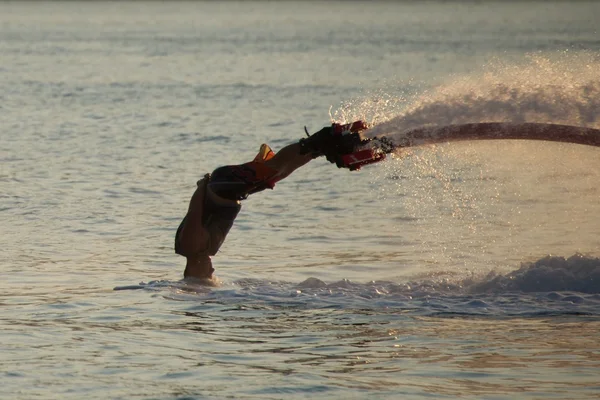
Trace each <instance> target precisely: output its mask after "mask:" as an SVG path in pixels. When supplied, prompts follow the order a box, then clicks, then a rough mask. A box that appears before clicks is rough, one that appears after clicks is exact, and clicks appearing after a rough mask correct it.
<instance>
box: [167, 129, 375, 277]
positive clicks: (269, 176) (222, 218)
mask: <svg viewBox="0 0 600 400" xmlns="http://www.w3.org/2000/svg"><path fill="white" fill-rule="evenodd" d="M355 124H356V123H354V124H349V125H346V126H345V127H355ZM334 128H342V126H341V125H338V124H333V125H332V126H330V127H325V128H323V129H321V130H320V131H319V132H317V133H315V134H314V135H312V136H310V137H308V138H304V139H301V140H300V141H299V142H297V143H294V144H291V145H288V146H286V147H284V148H283V149H281V150H280V151H279V152H278V153H277V154H275V153H274V152H273V151H272V150H271V149H270V148H269V146H267V145H265V144H263V145H262V146H261V148H260V151H259V153H258V155H257V156H256V157H255V158H254V160H253V161H251V162H248V163H246V164H241V165H228V166H224V167H220V168H217V169H216V170H214V171H213V173H212V174H206V175H205V176H204V177H203V178H202V179H201V180H199V181H198V183H197V185H198V188H197V189H196V191H195V192H194V194H193V195H192V199H191V200H190V204H189V208H188V212H187V214H186V216H185V217H184V218H183V221H181V224H180V225H179V228H178V229H177V233H176V234H175V253H177V254H179V255H182V256H184V257H185V258H186V259H187V262H186V266H185V271H184V277H186V278H197V279H211V278H212V274H213V272H214V268H213V267H212V262H211V258H210V257H211V256H214V255H215V254H216V253H217V251H219V248H220V247H221V245H222V244H223V242H224V241H225V237H226V236H227V234H228V233H229V230H230V229H231V227H232V225H233V221H234V220H235V218H236V217H237V215H238V213H239V212H240V209H241V203H240V201H241V200H243V199H245V198H247V197H248V195H250V194H253V193H256V192H260V191H262V190H264V189H267V188H270V189H272V188H273V187H274V186H275V183H276V182H278V181H280V180H282V179H284V178H286V177H287V176H289V175H290V174H291V173H292V172H294V171H295V170H296V169H298V168H300V167H301V166H303V165H305V164H306V163H308V162H309V161H310V160H312V159H314V158H316V157H319V156H322V155H325V156H327V159H328V160H329V161H331V162H334V160H335V158H336V156H337V155H338V154H339V152H340V147H341V143H340V137H341V136H335V135H334ZM360 128H362V129H364V125H363V124H362V123H360ZM349 129H352V128H349Z"/></svg>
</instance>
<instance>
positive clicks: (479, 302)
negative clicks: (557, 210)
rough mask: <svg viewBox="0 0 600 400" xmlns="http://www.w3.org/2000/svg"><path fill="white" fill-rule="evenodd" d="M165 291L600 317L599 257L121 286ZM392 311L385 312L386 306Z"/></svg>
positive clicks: (210, 298)
mask: <svg viewBox="0 0 600 400" xmlns="http://www.w3.org/2000/svg"><path fill="white" fill-rule="evenodd" d="M134 289H145V290H150V291H158V292H161V293H162V294H163V295H164V296H165V297H166V298H170V299H173V300H178V301H192V302H196V301H202V302H206V303H213V302H214V303H218V304H222V305H223V304H224V305H229V306H235V307H244V308H249V309H263V308H264V309H282V308H302V309H304V308H306V309H323V308H333V309H348V310H356V309H369V310H374V311H377V312H384V313H385V312H388V311H392V312H393V310H395V311H396V312H399V311H401V312H410V313H412V314H415V315H425V316H426V315H440V314H464V315H477V316H482V315H483V316H489V317H499V316H511V315H513V316H515V315H516V316H521V317H522V316H526V315H530V316H535V315H540V314H549V313H551V314H578V315H579V314H581V315H599V312H598V305H599V304H600V258H595V257H586V256H583V255H579V254H577V255H573V256H571V257H569V258H567V259H565V258H563V257H555V256H548V257H544V258H542V259H539V260H537V261H535V262H530V263H523V264H522V265H521V267H520V268H518V269H516V270H513V271H511V272H509V273H506V274H500V273H496V272H492V273H489V274H487V275H486V276H480V277H470V278H467V279H462V278H461V279H448V278H436V277H435V276H434V277H430V278H427V279H419V280H412V281H407V282H404V283H398V282H390V281H372V282H368V283H357V282H352V281H349V280H346V279H343V280H340V281H336V282H331V283H326V282H324V281H322V280H320V279H317V278H308V279H306V280H304V281H302V282H299V283H293V282H282V281H270V280H262V279H242V280H237V281H233V282H220V284H219V285H218V286H217V287H211V286H206V285H203V284H200V283H198V282H194V281H179V282H172V281H154V282H149V283H140V284H139V285H131V286H121V287H116V288H115V290H134ZM386 310H387V311H386Z"/></svg>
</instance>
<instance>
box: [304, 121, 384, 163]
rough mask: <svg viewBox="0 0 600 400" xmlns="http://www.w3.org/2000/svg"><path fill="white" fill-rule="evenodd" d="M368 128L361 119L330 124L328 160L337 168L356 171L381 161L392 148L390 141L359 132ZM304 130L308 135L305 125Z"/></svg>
mask: <svg viewBox="0 0 600 400" xmlns="http://www.w3.org/2000/svg"><path fill="white" fill-rule="evenodd" d="M366 129H368V126H367V125H366V124H365V123H364V122H363V121H354V122H351V123H349V124H338V123H334V124H332V125H331V135H332V139H333V140H332V144H331V146H330V148H328V149H327V151H326V152H325V156H326V158H327V160H328V161H330V162H332V163H334V164H336V165H337V166H338V168H347V169H349V170H350V171H357V170H359V169H360V168H361V167H362V166H364V165H368V164H374V163H377V162H380V161H383V160H384V159H385V157H386V154H388V153H391V152H392V151H393V150H394V145H393V143H392V142H390V141H388V140H386V138H385V137H382V138H372V139H369V138H363V137H362V136H361V134H360V132H362V131H364V130H366ZM304 131H305V132H306V135H307V136H310V135H309V133H308V130H307V129H306V127H304Z"/></svg>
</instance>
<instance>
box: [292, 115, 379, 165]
mask: <svg viewBox="0 0 600 400" xmlns="http://www.w3.org/2000/svg"><path fill="white" fill-rule="evenodd" d="M365 129H367V126H366V125H365V124H364V123H363V122H362V121H356V122H353V123H351V124H345V125H341V124H335V123H334V124H332V125H331V126H326V127H324V128H323V129H321V130H320V131H318V132H316V133H314V134H312V135H310V136H309V137H307V138H304V139H300V142H299V143H300V146H301V150H300V152H301V154H310V155H312V156H313V158H316V157H319V156H323V155H324V156H326V157H327V160H329V161H330V162H335V161H334V160H335V159H336V158H337V157H338V156H340V155H343V154H350V153H353V152H354V150H355V148H356V146H358V145H360V144H361V143H362V141H361V138H360V135H359V132H360V131H362V130H365ZM306 134H307V135H308V132H307V133H306Z"/></svg>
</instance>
